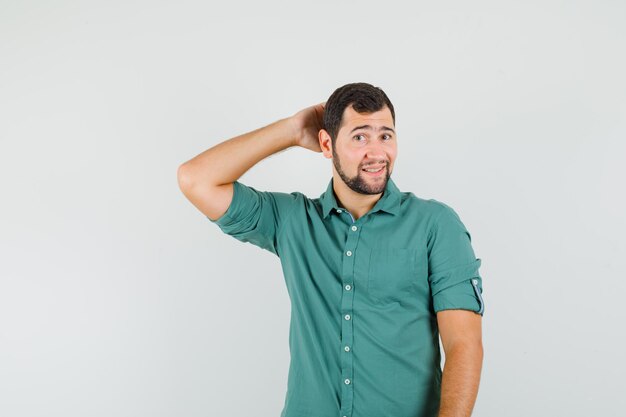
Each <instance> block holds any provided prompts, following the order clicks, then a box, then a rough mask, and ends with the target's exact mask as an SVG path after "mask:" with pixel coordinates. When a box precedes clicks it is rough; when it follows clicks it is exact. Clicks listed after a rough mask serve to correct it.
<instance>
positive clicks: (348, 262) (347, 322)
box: [337, 209, 361, 417]
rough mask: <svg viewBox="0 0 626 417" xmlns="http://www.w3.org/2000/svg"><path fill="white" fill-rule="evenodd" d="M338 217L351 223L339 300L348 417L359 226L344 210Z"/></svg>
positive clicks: (343, 409) (343, 400) (344, 406)
mask: <svg viewBox="0 0 626 417" xmlns="http://www.w3.org/2000/svg"><path fill="white" fill-rule="evenodd" d="M337 213H338V214H339V215H340V216H345V214H346V213H347V214H348V215H349V216H350V219H351V223H350V224H349V225H348V226H347V227H348V234H347V238H346V244H345V247H344V249H343V258H342V274H341V279H342V286H343V291H342V299H341V314H342V320H341V344H340V349H341V350H342V352H341V376H342V379H343V383H342V388H341V413H342V414H341V415H342V416H346V417H349V416H351V415H352V404H353V399H354V389H353V380H352V377H353V369H354V368H353V355H352V346H353V335H354V325H353V322H354V311H353V305H354V291H356V289H355V288H354V265H355V256H356V251H357V250H358V242H359V236H360V233H361V226H360V225H359V224H357V223H358V222H355V220H354V217H352V214H350V212H349V211H347V210H345V209H337ZM359 220H360V219H359Z"/></svg>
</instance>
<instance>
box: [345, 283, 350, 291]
mask: <svg viewBox="0 0 626 417" xmlns="http://www.w3.org/2000/svg"><path fill="white" fill-rule="evenodd" d="M344 288H345V289H346V291H350V288H352V286H351V285H350V284H346V286H345V287H344Z"/></svg>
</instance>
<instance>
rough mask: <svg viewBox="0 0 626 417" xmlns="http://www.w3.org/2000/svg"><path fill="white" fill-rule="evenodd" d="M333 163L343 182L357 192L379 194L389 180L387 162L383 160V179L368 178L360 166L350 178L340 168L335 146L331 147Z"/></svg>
mask: <svg viewBox="0 0 626 417" xmlns="http://www.w3.org/2000/svg"><path fill="white" fill-rule="evenodd" d="M332 151H333V165H334V166H335V169H336V170H337V173H338V174H339V176H340V177H341V179H342V180H343V182H344V183H345V184H346V185H347V186H348V187H349V188H350V189H351V190H352V191H354V192H357V193H359V194H368V195H373V194H380V193H382V192H383V191H385V188H386V187H387V182H388V181H389V177H391V173H390V172H389V162H385V166H384V167H383V169H384V170H385V175H384V179H383V180H382V181H380V180H378V179H374V178H372V179H371V180H368V178H367V177H366V176H367V174H365V173H364V172H363V170H362V169H361V168H359V171H358V172H357V174H356V176H355V177H352V178H350V177H349V176H347V175H346V173H345V172H344V170H343V169H342V168H341V161H340V160H339V155H337V153H336V152H335V148H334V147H333V149H332Z"/></svg>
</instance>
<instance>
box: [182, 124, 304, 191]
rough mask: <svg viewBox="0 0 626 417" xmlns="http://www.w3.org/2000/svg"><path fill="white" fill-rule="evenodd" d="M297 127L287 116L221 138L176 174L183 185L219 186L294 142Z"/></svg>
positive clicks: (234, 179)
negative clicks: (232, 135) (251, 129)
mask: <svg viewBox="0 0 626 417" xmlns="http://www.w3.org/2000/svg"><path fill="white" fill-rule="evenodd" d="M295 134H296V131H295V127H294V124H293V123H292V121H291V119H290V118H285V119H280V120H278V121H276V122H273V123H271V124H269V125H266V126H264V127H261V128H258V129H255V130H253V131H251V132H248V133H244V134H242V135H239V136H236V137H234V138H231V139H228V140H226V141H224V142H221V143H219V144H217V145H215V146H213V147H211V148H209V149H207V150H206V151H204V152H202V153H201V154H199V155H197V156H195V157H194V158H192V159H190V160H189V161H187V162H185V163H184V164H182V165H181V167H180V168H179V178H181V181H183V182H184V183H185V184H186V186H192V185H196V184H206V185H211V186H218V185H222V184H226V183H231V182H234V181H236V180H237V179H239V178H240V177H241V176H242V175H243V174H244V173H245V172H246V171H248V170H249V169H250V168H252V167H253V166H254V165H256V164H257V163H258V162H259V161H261V160H263V159H265V158H266V157H268V156H270V155H273V154H275V153H277V152H280V151H282V150H285V149H287V148H289V147H291V146H295V145H296V136H295Z"/></svg>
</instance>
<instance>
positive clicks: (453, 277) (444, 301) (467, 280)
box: [429, 259, 485, 316]
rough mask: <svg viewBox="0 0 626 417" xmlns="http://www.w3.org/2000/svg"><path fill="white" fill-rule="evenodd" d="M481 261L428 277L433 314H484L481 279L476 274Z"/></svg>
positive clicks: (478, 274)
mask: <svg viewBox="0 0 626 417" xmlns="http://www.w3.org/2000/svg"><path fill="white" fill-rule="evenodd" d="M480 264H481V260H480V259H476V260H475V261H474V262H472V263H470V264H467V265H463V266H460V267H458V268H454V269H451V270H448V271H442V272H439V273H435V274H432V275H431V276H430V277H429V281H430V286H431V292H432V297H433V309H434V310H435V313H436V312H438V311H442V310H457V309H462V310H471V311H475V312H476V313H478V314H480V315H481V316H482V315H483V313H484V310H485V305H484V301H483V297H482V278H481V276H480V273H479V272H478V268H480Z"/></svg>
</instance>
